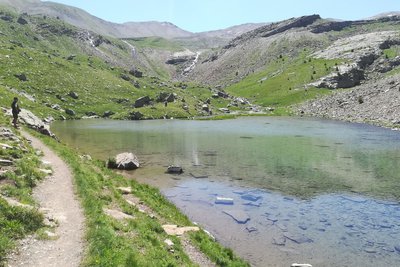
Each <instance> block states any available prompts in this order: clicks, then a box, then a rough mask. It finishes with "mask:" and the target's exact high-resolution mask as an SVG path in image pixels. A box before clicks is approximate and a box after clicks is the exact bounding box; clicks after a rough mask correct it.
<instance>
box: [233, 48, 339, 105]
mask: <svg viewBox="0 0 400 267" xmlns="http://www.w3.org/2000/svg"><path fill="white" fill-rule="evenodd" d="M339 62H340V61H339V60H324V59H315V58H310V57H307V56H306V55H301V56H300V57H299V58H297V59H295V60H293V61H291V60H289V59H287V58H284V57H282V58H278V59H276V60H275V61H274V62H272V63H271V64H269V65H268V66H266V68H265V70H264V71H261V72H259V73H256V74H252V75H250V76H248V77H246V78H245V79H243V80H242V81H241V82H239V83H237V84H234V85H232V86H230V87H228V88H226V91H228V92H230V93H232V94H236V95H240V96H244V97H246V98H248V99H249V100H251V101H252V102H253V103H255V104H259V105H262V106H269V107H275V108H278V109H279V108H282V107H288V106H290V105H293V104H296V103H299V102H302V101H305V100H308V99H311V98H315V97H317V96H320V95H323V94H327V93H329V92H330V91H329V90H327V89H317V88H305V87H304V85H305V84H308V83H311V82H313V81H316V80H317V79H318V78H320V77H322V76H325V75H327V74H329V73H331V72H332V71H334V67H335V64H337V63H339Z"/></svg>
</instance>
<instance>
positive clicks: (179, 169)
mask: <svg viewBox="0 0 400 267" xmlns="http://www.w3.org/2000/svg"><path fill="white" fill-rule="evenodd" d="M167 173H177V174H181V173H183V168H182V167H180V166H174V165H171V166H169V167H168V168H167Z"/></svg>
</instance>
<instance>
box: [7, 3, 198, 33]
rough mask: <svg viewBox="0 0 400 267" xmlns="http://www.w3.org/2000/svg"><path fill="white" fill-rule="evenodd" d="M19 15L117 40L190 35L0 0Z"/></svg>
mask: <svg viewBox="0 0 400 267" xmlns="http://www.w3.org/2000/svg"><path fill="white" fill-rule="evenodd" d="M0 5H3V6H4V5H5V6H9V7H11V8H13V9H15V10H16V11H18V12H19V13H24V12H25V13H28V14H31V15H46V16H50V17H54V18H59V19H61V20H63V21H65V22H67V23H69V24H71V25H74V26H76V27H79V28H82V29H86V30H90V31H93V32H96V33H98V34H101V35H107V36H112V37H116V38H127V37H147V36H159V37H164V38H175V37H187V36H190V35H192V33H190V32H188V31H185V30H182V29H180V28H178V27H177V26H175V25H173V24H172V23H168V22H155V21H150V22H128V23H124V24H117V23H112V22H108V21H105V20H102V19H100V18H97V17H95V16H93V15H91V14H89V13H88V12H86V11H84V10H82V9H79V8H76V7H72V6H67V5H63V4H58V3H53V2H47V1H46V2H42V1H39V0H0Z"/></svg>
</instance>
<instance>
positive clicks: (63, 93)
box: [0, 0, 400, 127]
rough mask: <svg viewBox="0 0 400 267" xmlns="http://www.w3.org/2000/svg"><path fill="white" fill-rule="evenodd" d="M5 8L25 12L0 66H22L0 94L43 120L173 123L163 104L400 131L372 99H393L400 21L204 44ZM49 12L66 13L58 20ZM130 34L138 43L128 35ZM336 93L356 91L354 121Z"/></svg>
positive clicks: (177, 34)
mask: <svg viewBox="0 0 400 267" xmlns="http://www.w3.org/2000/svg"><path fill="white" fill-rule="evenodd" d="M0 1H1V3H3V4H5V5H7V6H8V10H10V4H11V5H13V9H14V10H17V11H18V13H12V12H11V15H9V14H8V13H9V12H10V11H6V10H7V9H4V11H2V13H1V14H3V15H1V14H0V15H1V16H0V22H2V24H4V25H3V26H2V32H1V35H0V39H1V42H2V43H3V46H2V47H3V48H4V49H5V50H4V51H1V52H2V53H1V54H2V55H7V56H9V58H8V59H7V60H9V59H10V61H12V62H11V63H10V64H9V63H7V64H6V63H5V64H2V66H3V72H4V73H5V74H4V75H3V76H2V79H1V80H0V81H1V83H0V85H1V84H3V86H4V88H5V89H4V90H5V91H6V92H7V91H9V92H16V91H15V90H14V89H13V88H17V89H16V90H17V92H18V93H19V94H21V95H25V97H26V98H27V99H36V98H38V99H40V100H41V101H44V102H43V103H45V104H46V105H49V107H50V111H49V109H46V111H44V110H41V108H42V107H41V108H40V109H39V110H41V111H40V112H41V113H42V114H46V113H48V114H57V116H60V113H61V114H64V113H63V112H65V111H66V110H67V109H69V108H71V107H75V111H76V113H75V115H69V116H72V117H74V116H77V117H80V116H83V115H84V114H86V113H87V114H93V113H95V114H103V113H104V112H105V111H108V110H111V111H113V112H114V113H116V114H115V115H114V117H115V118H159V117H163V116H164V115H165V113H164V111H163V107H162V102H163V101H162V99H166V97H167V95H168V96H169V95H172V96H171V98H170V99H171V100H172V102H171V103H173V104H168V107H166V111H167V113H169V114H173V117H185V116H186V117H190V116H193V115H199V114H210V113H213V114H223V113H226V112H237V111H239V112H243V111H246V112H258V111H262V112H266V113H270V114H275V115H276V114H289V113H291V112H299V114H303V113H304V114H315V115H319V116H321V114H323V115H322V116H329V117H335V116H336V115H337V114H338V113H337V112H336V111H337V110H338V109H341V111H343V112H344V113H341V114H342V115H341V118H350V119H351V120H357V121H359V120H368V121H369V122H373V121H375V120H376V121H378V122H377V123H378V124H380V125H382V124H385V125H392V126H393V125H394V126H393V127H395V126H396V125H397V121H399V122H400V118H398V115H397V114H398V113H393V112H392V113H390V110H396V106H395V104H393V103H394V102H393V101H390V100H391V99H388V98H387V97H385V95H384V93H381V92H378V91H377V92H376V94H377V95H380V98H374V99H373V100H372V99H371V95H373V93H372V91H373V90H374V88H376V87H377V86H379V85H381V86H382V87H383V88H385V90H383V91H382V92H386V90H392V89H391V88H393V86H392V84H397V82H396V81H397V79H398V77H399V75H400V74H399V73H400V36H399V35H398V32H399V30H400V26H399V25H400V17H399V16H398V15H396V13H395V12H390V13H388V14H383V15H382V14H381V15H378V16H376V17H374V18H373V19H364V20H356V21H340V20H332V19H323V18H321V17H320V16H319V15H307V16H302V17H297V18H290V19H287V20H283V21H279V22H274V23H268V24H267V23H265V24H261V25H260V24H247V25H239V26H235V27H231V28H228V29H225V30H220V31H211V32H205V33H196V34H194V33H188V32H184V31H183V32H182V30H180V29H179V28H177V27H176V26H174V25H172V24H170V23H159V22H147V23H144V24H140V23H125V24H113V23H110V22H106V21H103V20H101V19H98V18H96V17H94V16H91V15H90V14H88V13H87V12H85V11H83V10H80V9H76V8H73V7H68V6H64V5H59V4H54V3H49V2H43V3H38V1H35V0H30V1H28V0H25V1H22V0H18V1H5V0H0ZM27 10H30V12H26V11H27ZM35 10H36V11H35ZM40 10H42V11H40ZM43 10H47V11H46V12H44V11H43ZM49 10H51V12H56V13H52V15H48V14H50V11H49ZM39 11H40V12H39ZM21 12H22V13H23V12H26V13H28V14H32V13H35V14H40V15H38V16H34V15H28V14H22V13H21ZM46 14H47V15H46ZM56 14H58V15H56ZM54 16H55V17H54ZM61 16H64V17H61ZM57 17H58V19H57ZM67 19H69V20H71V21H74V25H75V26H72V25H71V24H69V23H67V22H66V21H67ZM139 24H140V25H141V26H137V25H139ZM27 25H28V26H29V27H28V26H27ZM76 25H78V26H79V25H80V27H77V26H76ZM93 25H95V26H93ZM151 25H153V26H151ZM90 26H91V27H92V28H91V27H90ZM110 26H112V27H114V28H110ZM121 27H126V28H125V29H130V30H132V31H131V33H129V34H128V30H126V32H125V33H123V32H122V30H121V29H122V28H121ZM135 27H136V28H135ZM160 27H161V28H163V27H164V30H163V33H165V34H164V37H163V36H146V35H157V34H159V33H158V31H159V29H160ZM3 28H4V29H8V30H3ZM89 29H93V30H89ZM165 29H170V30H171V31H169V30H165ZM109 32H111V33H113V34H109ZM159 35H161V34H159ZM115 36H117V37H118V38H116V37H115ZM121 36H122V37H124V38H120V37H121ZM126 36H130V37H126ZM171 36H172V37H171ZM32 49H33V50H32ZM31 54H34V55H35V56H36V57H37V58H40V60H39V61H36V60H35V56H31ZM26 55H29V57H28V56H26ZM27 58H32V59H33V60H34V62H36V65H35V66H32V62H30V61H26V60H27ZM2 60H4V59H2ZM21 62H22V63H21ZM54 64H56V65H57V66H62V68H61V69H59V68H52V66H53V65H54ZM5 66H7V67H5ZM29 66H30V67H29ZM44 73H46V74H44ZM139 74H140V75H139ZM64 76H66V77H73V79H72V78H71V79H67V80H65V77H64ZM136 76H138V77H136ZM32 77H33V78H32ZM38 77H41V78H40V79H39V78H38ZM49 77H52V79H50V80H49ZM391 78H393V80H391ZM335 89H346V90H357V92H356V93H354V94H352V95H351V99H353V103H352V105H351V109H352V112H353V113H351V112H349V111H348V110H347V109H343V107H344V106H346V105H347V104H344V103H347V102H348V101H347V100H346V99H348V98H349V96H348V95H344V96H342V97H339V98H334V96H333V95H336V96H337V95H339V94H337V93H335V94H332V93H333V92H334V91H335ZM371 90H372V91H371ZM46 92H50V93H49V94H50V95H46ZM70 92H75V93H78V94H79V95H80V97H79V100H73V99H70V97H69V93H70ZM72 95H74V94H72ZM389 95H391V96H392V94H387V96H389ZM56 96H58V97H56ZM141 97H144V98H143V99H140V98H141ZM320 97H326V98H327V99H328V100H327V101H326V102H312V103H314V104H311V107H314V106H313V105H315V106H316V107H321V108H322V107H324V108H322V110H323V111H321V110H320V109H317V110H316V109H313V108H310V106H303V107H299V106H298V105H301V103H303V102H307V101H312V99H314V98H320ZM392 98H393V96H392ZM62 99H63V100H66V101H63V100H62ZM139 99H140V101H139ZM329 99H336V100H332V101H330V100H329ZM136 101H139V102H140V103H139V104H137V103H136ZM141 103H144V107H140V108H139V107H138V106H142V104H141ZM388 103H390V104H388ZM46 105H45V106H46ZM54 105H56V106H54ZM57 105H58V106H57ZM365 105H367V107H365ZM379 105H381V106H385V109H382V108H380V107H379ZM33 106H34V105H33ZM52 107H56V108H59V110H55V109H54V108H52ZM90 107H91V108H90ZM90 109H92V110H90ZM363 110H364V111H363ZM371 110H376V111H377V114H375V113H374V112H371ZM367 111H368V112H367ZM137 112H139V113H137ZM71 114H73V113H72V112H71ZM138 114H141V116H139V115H138ZM163 114H164V115H163ZM335 114H336V115H335ZM354 114H361V115H360V116H358V117H355V116H354ZM372 114H374V115H373V117H371V116H372ZM389 118H390V119H389ZM399 124H400V123H399Z"/></svg>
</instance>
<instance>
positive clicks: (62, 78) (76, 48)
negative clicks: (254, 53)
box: [0, 9, 239, 120]
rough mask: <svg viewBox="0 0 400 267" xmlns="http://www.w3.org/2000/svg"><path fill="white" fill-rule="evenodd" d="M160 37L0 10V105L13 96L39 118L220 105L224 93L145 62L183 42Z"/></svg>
mask: <svg viewBox="0 0 400 267" xmlns="http://www.w3.org/2000/svg"><path fill="white" fill-rule="evenodd" d="M161 40H163V41H161V45H160V43H159V42H160V40H158V39H156V40H153V41H154V42H150V41H149V40H147V39H146V40H144V42H145V43H144V44H143V43H141V40H119V39H115V38H111V37H105V36H102V35H99V34H97V33H94V32H90V31H87V30H84V29H79V28H76V27H74V26H72V25H69V24H66V23H64V22H63V21H61V20H58V19H53V18H50V17H43V16H30V15H26V14H17V13H13V12H10V11H7V10H1V9H0V63H1V64H0V73H1V74H0V92H1V94H0V104H1V105H2V106H3V107H8V106H9V105H10V99H12V97H13V96H15V95H17V96H19V97H20V98H21V106H22V107H24V108H26V109H29V110H32V111H34V112H35V113H36V114H37V115H39V116H40V117H42V118H47V120H51V119H52V118H55V119H59V118H80V117H83V116H103V117H114V118H124V119H145V118H170V117H185V118H187V117H193V116H198V115H209V114H210V113H213V114H216V113H223V112H225V111H221V112H220V111H218V109H219V108H224V107H226V106H227V105H228V104H229V103H230V102H231V101H232V98H219V97H217V98H213V97H212V95H213V92H212V91H210V90H209V89H208V88H205V87H202V86H198V85H190V84H186V83H182V82H172V81H170V79H169V75H170V74H169V72H168V69H164V68H163V66H157V65H155V66H154V65H153V61H152V60H151V55H150V54H151V51H156V52H154V54H156V55H160V53H161V52H160V51H164V53H165V54H168V53H172V51H180V50H181V49H183V48H182V47H180V46H178V45H176V44H173V43H168V42H167V41H166V40H165V39H161ZM135 42H136V43H135ZM131 43H133V44H135V45H136V46H133V45H132V44H131ZM166 44H169V47H165V46H167V45H166ZM140 45H142V47H140ZM159 45H160V46H161V47H164V48H160V49H159V48H158V46H159ZM152 46H153V47H152ZM163 49H165V50H163ZM168 51H170V52H168ZM154 57H156V56H154ZM166 58H167V56H166ZM238 109H239V108H238Z"/></svg>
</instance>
